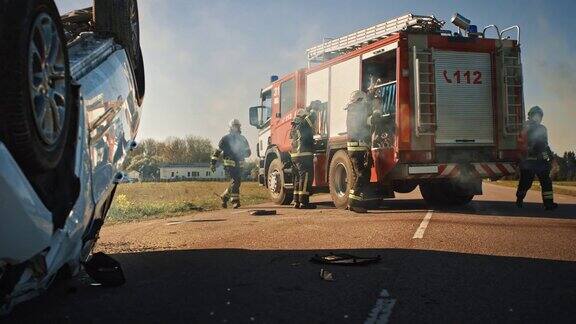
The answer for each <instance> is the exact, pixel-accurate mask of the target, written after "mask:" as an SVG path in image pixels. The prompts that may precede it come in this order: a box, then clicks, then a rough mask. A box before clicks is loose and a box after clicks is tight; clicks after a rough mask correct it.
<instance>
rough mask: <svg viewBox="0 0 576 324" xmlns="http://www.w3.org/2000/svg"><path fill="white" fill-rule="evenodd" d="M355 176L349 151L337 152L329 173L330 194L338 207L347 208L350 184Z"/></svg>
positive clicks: (331, 162)
mask: <svg viewBox="0 0 576 324" xmlns="http://www.w3.org/2000/svg"><path fill="white" fill-rule="evenodd" d="M355 177H356V175H355V174H354V169H353V168H352V162H351V161H350V158H349V157H348V153H347V152H346V151H345V150H340V151H338V152H336V154H334V157H333V158H332V161H330V169H329V175H328V179H329V183H328V185H329V187H330V195H331V196H332V201H333V202H334V205H335V206H336V208H341V209H345V208H346V207H347V206H348V194H349V193H350V186H349V184H351V183H353V182H354V178H355Z"/></svg>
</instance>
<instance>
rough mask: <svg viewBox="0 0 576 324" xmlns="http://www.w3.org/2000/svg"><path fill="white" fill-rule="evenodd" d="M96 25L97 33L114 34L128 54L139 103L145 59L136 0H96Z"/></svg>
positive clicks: (141, 96) (142, 92) (141, 98)
mask: <svg viewBox="0 0 576 324" xmlns="http://www.w3.org/2000/svg"><path fill="white" fill-rule="evenodd" d="M93 14H94V18H93V20H94V26H95V30H96V32H97V33H102V34H109V35H112V36H114V38H115V39H116V41H117V42H118V43H119V44H120V45H122V46H123V47H124V48H125V49H126V52H127V54H128V57H129V59H130V62H131V64H132V68H133V69H134V77H135V79H136V90H137V99H138V104H139V105H141V104H142V100H143V99H144V90H145V84H144V82H145V78H144V60H143V58H142V50H141V48H140V20H139V15H138V2H137V1H136V0H94V6H93Z"/></svg>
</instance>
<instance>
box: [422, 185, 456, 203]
mask: <svg viewBox="0 0 576 324" xmlns="http://www.w3.org/2000/svg"><path fill="white" fill-rule="evenodd" d="M420 193H421V194H422V198H424V200H425V201H426V203H427V204H428V205H430V206H446V205H450V199H449V193H448V192H447V190H446V186H445V185H444V184H443V183H421V184H420Z"/></svg>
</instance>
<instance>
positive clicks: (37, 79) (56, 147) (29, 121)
mask: <svg viewBox="0 0 576 324" xmlns="http://www.w3.org/2000/svg"><path fill="white" fill-rule="evenodd" d="M2 18H4V19H3V24H4V28H3V31H2V35H0V36H1V39H2V41H3V44H2V49H1V50H0V72H1V73H2V74H1V79H0V97H1V98H2V100H0V140H2V142H4V144H5V145H6V147H7V148H8V149H9V150H10V152H11V154H12V156H13V157H14V158H15V159H16V161H17V162H18V163H19V164H20V165H21V167H22V169H23V170H24V172H25V173H27V174H28V175H31V174H36V173H38V172H42V171H48V170H51V169H54V168H55V167H56V166H57V165H58V164H59V163H60V161H61V160H62V157H63V152H64V149H65V146H66V139H67V136H68V133H69V131H70V123H71V115H72V107H73V100H72V95H71V93H72V92H71V81H70V69H69V65H68V52H67V48H66V42H65V37H64V31H63V28H62V23H61V21H60V16H59V14H58V10H57V9H56V6H55V5H54V3H53V2H52V1H50V0H26V1H11V2H9V3H8V7H7V8H5V17H2Z"/></svg>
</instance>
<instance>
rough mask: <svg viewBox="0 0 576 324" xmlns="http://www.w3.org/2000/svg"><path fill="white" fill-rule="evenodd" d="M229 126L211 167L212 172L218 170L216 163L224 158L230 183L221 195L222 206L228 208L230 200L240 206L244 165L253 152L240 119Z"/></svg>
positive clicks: (231, 122) (223, 162)
mask: <svg viewBox="0 0 576 324" xmlns="http://www.w3.org/2000/svg"><path fill="white" fill-rule="evenodd" d="M228 126H229V127H230V130H229V133H228V134H227V135H225V136H224V137H222V139H221V140H220V143H218V148H217V149H216V151H214V154H212V160H211V162H210V167H211V170H212V172H214V171H216V163H217V162H218V160H220V159H222V164H223V165H224V169H225V170H226V173H227V174H228V176H229V177H230V185H229V186H228V188H227V189H226V190H225V191H224V193H222V195H221V196H220V198H221V199H222V207H224V208H227V207H228V203H229V202H230V203H231V204H232V207H233V208H239V207H240V184H241V181H242V166H243V164H244V159H245V158H247V157H249V156H250V154H252V153H251V152H250V146H249V145H248V141H247V140H246V137H244V136H243V135H242V131H241V126H242V125H241V124H240V121H239V120H238V119H232V120H231V121H230V123H229V124H228Z"/></svg>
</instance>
